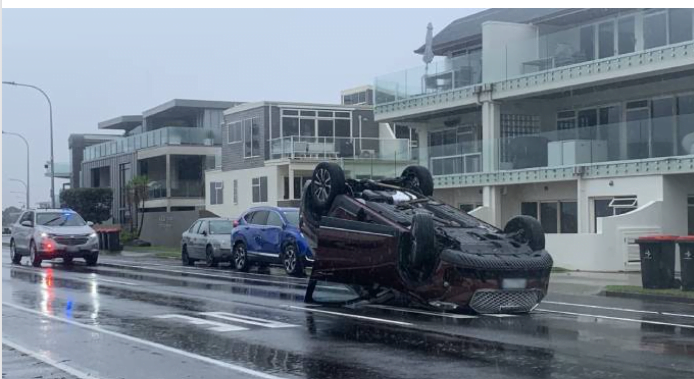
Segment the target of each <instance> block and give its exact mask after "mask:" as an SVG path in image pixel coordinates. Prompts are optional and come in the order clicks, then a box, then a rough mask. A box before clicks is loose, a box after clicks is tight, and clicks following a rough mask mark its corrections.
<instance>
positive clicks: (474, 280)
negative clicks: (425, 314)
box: [300, 162, 552, 313]
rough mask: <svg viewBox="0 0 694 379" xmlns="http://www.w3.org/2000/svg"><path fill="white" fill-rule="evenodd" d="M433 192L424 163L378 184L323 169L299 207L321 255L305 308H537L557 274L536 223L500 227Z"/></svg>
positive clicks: (331, 167) (330, 166)
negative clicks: (353, 305) (316, 305)
mask: <svg viewBox="0 0 694 379" xmlns="http://www.w3.org/2000/svg"><path fill="white" fill-rule="evenodd" d="M433 191H434V185H433V179H432V176H431V174H430V173H429V171H428V170H427V169H426V168H424V167H421V166H410V167H408V168H406V169H405V170H404V171H403V173H402V175H401V176H400V177H396V178H391V179H384V180H378V181H375V180H370V179H362V180H354V179H345V175H344V172H343V170H342V168H341V167H340V166H338V165H337V164H334V163H328V162H323V163H320V164H318V165H317V166H316V168H315V169H314V171H313V176H312V179H311V181H308V182H307V183H306V185H305V187H304V191H303V195H302V200H301V216H300V227H301V231H302V232H303V233H304V235H305V236H306V237H307V239H308V240H309V242H310V244H312V248H313V251H314V253H315V262H314V265H313V270H312V273H311V278H310V281H309V286H308V290H307V293H306V297H305V298H306V301H307V302H312V303H323V304H348V303H355V302H368V303H371V304H382V305H386V304H395V305H407V306H415V307H423V308H429V309H432V308H433V309H438V310H445V311H461V312H467V311H474V312H477V313H523V312H529V311H531V310H533V309H534V308H535V307H536V306H537V305H538V304H539V303H540V301H541V300H542V298H543V297H544V296H545V295H546V293H547V287H548V284H549V275H550V271H551V269H552V258H551V256H550V255H549V254H548V253H547V252H546V251H545V236H544V232H543V230H542V227H541V226H540V224H539V222H538V221H537V220H536V219H534V218H532V217H528V216H516V217H514V218H512V219H511V220H510V221H509V222H508V223H507V224H506V226H505V228H504V229H503V230H500V229H498V228H496V227H494V226H492V225H489V224H487V223H485V222H483V221H481V220H479V219H477V218H475V217H472V216H470V215H468V214H467V213H465V212H463V211H460V210H458V209H456V208H454V207H451V206H449V205H447V204H444V203H442V202H439V201H437V200H435V199H433V198H432V197H431V196H432V194H433ZM336 283H339V284H341V286H335V285H329V284H336ZM345 290H347V291H348V292H349V293H348V294H345V293H344V291H345ZM341 291H342V292H341Z"/></svg>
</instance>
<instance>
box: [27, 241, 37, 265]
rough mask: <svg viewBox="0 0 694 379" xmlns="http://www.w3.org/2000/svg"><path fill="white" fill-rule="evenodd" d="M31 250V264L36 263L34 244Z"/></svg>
mask: <svg viewBox="0 0 694 379" xmlns="http://www.w3.org/2000/svg"><path fill="white" fill-rule="evenodd" d="M29 250H30V252H29V258H30V259H31V263H34V262H36V246H35V245H33V244H32V245H31V247H30V248H29Z"/></svg>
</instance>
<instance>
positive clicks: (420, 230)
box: [410, 213, 436, 269]
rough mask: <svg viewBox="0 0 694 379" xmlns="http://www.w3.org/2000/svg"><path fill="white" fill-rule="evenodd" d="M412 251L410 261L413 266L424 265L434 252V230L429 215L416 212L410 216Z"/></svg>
mask: <svg viewBox="0 0 694 379" xmlns="http://www.w3.org/2000/svg"><path fill="white" fill-rule="evenodd" d="M410 233H411V234H412V251H411V255H410V263H411V264H412V267H413V268H416V269H421V268H423V267H425V266H426V265H427V264H428V263H429V262H431V261H432V258H433V257H434V256H435V253H436V231H435V230H434V219H433V218H432V217H431V215H428V214H424V213H418V214H416V215H414V217H413V218H412V228H411V229H410Z"/></svg>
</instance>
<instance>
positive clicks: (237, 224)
mask: <svg viewBox="0 0 694 379" xmlns="http://www.w3.org/2000/svg"><path fill="white" fill-rule="evenodd" d="M237 226H239V220H234V228H235V227H237Z"/></svg>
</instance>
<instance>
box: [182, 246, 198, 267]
mask: <svg viewBox="0 0 694 379" xmlns="http://www.w3.org/2000/svg"><path fill="white" fill-rule="evenodd" d="M181 263H182V264H183V265H184V266H192V265H194V264H195V261H194V260H193V259H190V257H189V256H188V247H187V246H186V245H183V248H182V249H181Z"/></svg>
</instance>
